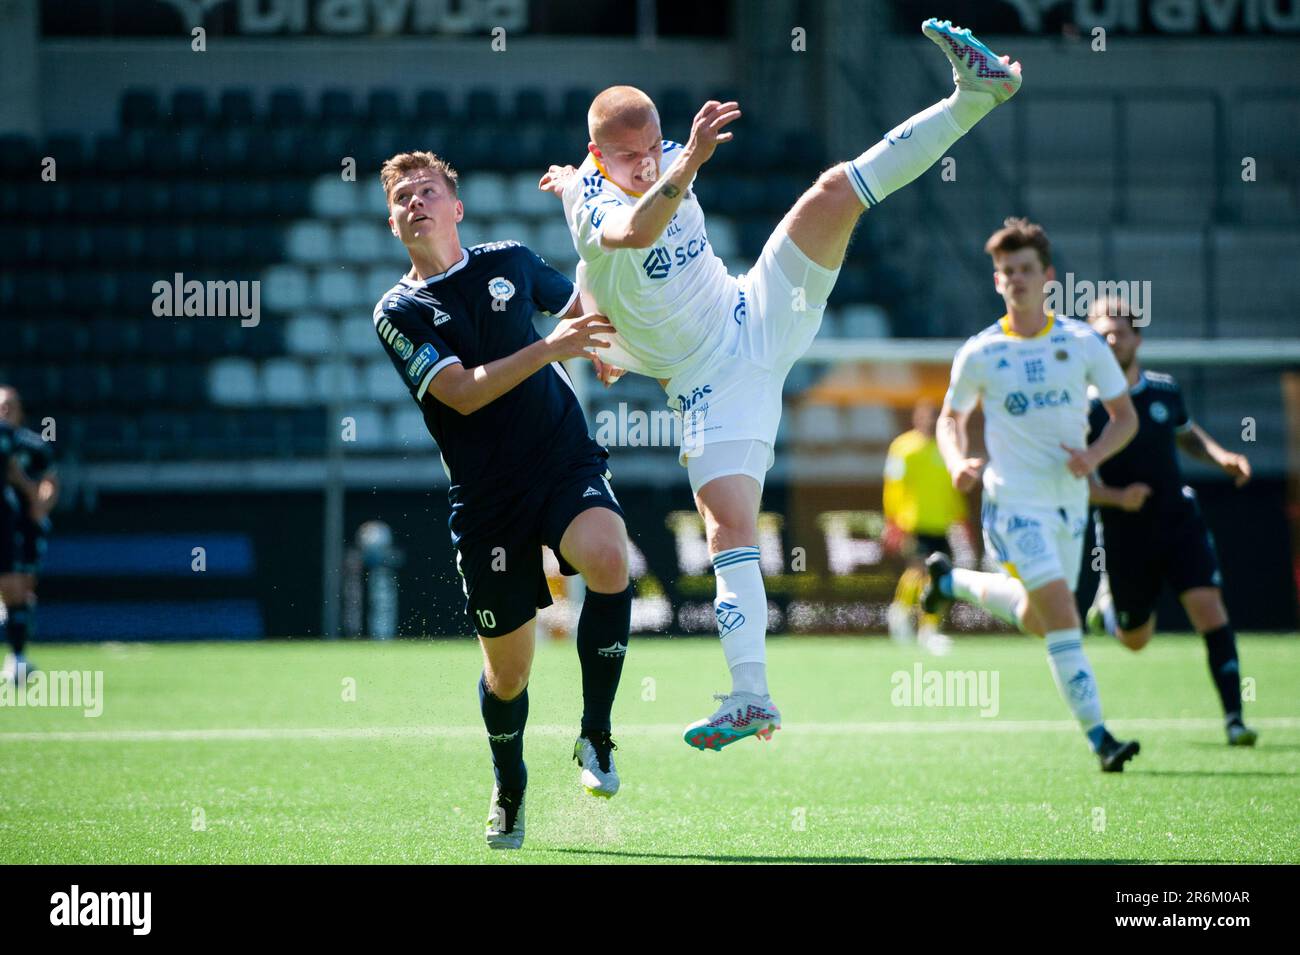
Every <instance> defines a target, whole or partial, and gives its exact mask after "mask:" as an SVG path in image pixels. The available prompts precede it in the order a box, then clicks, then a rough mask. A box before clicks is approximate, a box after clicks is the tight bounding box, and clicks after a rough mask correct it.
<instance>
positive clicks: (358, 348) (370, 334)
mask: <svg viewBox="0 0 1300 955" xmlns="http://www.w3.org/2000/svg"><path fill="white" fill-rule="evenodd" d="M342 322H343V324H342V327H341V329H340V332H341V334H342V336H343V353H344V354H345V355H347V356H348V357H350V358H373V357H374V356H375V355H376V354H377V353H378V352H379V349H380V348H381V347H382V346H381V345H380V343H379V335H378V334H377V333H376V332H375V323H374V321H372V320H371V317H370V316H369V315H365V316H362V315H349V316H347V317H345V318H343V319H342Z"/></svg>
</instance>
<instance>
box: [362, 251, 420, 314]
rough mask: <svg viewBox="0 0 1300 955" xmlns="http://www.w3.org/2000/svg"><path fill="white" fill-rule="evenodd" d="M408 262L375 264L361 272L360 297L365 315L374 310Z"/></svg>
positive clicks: (407, 265)
mask: <svg viewBox="0 0 1300 955" xmlns="http://www.w3.org/2000/svg"><path fill="white" fill-rule="evenodd" d="M409 267H410V264H409V263H406V264H405V265H404V264H403V263H401V262H393V263H392V264H390V265H375V266H371V267H370V268H368V269H365V270H364V271H363V272H362V273H361V297H362V302H363V304H364V305H365V308H366V316H367V317H370V313H371V312H373V311H374V307H375V305H376V304H377V303H378V302H379V300H380V299H381V298H383V297H384V296H385V295H387V294H388V293H389V292H390V291H392V289H393V286H394V285H396V284H397V281H398V279H400V278H401V277H402V275H403V274H404V273H405V271H406V269H407V268H409Z"/></svg>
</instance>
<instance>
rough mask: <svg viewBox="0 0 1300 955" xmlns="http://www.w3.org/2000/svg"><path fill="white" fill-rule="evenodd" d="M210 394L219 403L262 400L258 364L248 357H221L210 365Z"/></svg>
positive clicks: (241, 402) (252, 402) (242, 402)
mask: <svg viewBox="0 0 1300 955" xmlns="http://www.w3.org/2000/svg"><path fill="white" fill-rule="evenodd" d="M208 395H209V396H210V397H211V399H212V401H213V403H214V404H218V405H251V404H256V403H257V402H259V401H261V387H260V384H259V379H258V375H257V366H256V365H254V364H253V363H252V362H251V361H249V360H248V359H246V358H221V359H218V360H217V361H214V362H213V363H212V364H211V365H209V366H208Z"/></svg>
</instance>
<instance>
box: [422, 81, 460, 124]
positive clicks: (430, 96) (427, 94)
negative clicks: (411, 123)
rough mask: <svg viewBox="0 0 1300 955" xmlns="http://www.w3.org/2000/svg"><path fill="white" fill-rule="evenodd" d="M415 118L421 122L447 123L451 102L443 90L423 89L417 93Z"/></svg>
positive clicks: (449, 117)
mask: <svg viewBox="0 0 1300 955" xmlns="http://www.w3.org/2000/svg"><path fill="white" fill-rule="evenodd" d="M415 119H416V120H418V121H419V122H421V123H426V124H427V123H440V124H441V123H447V122H450V120H451V103H450V101H449V100H448V99H447V94H446V92H444V91H443V90H437V89H423V90H420V91H419V92H418V93H416V94H415Z"/></svg>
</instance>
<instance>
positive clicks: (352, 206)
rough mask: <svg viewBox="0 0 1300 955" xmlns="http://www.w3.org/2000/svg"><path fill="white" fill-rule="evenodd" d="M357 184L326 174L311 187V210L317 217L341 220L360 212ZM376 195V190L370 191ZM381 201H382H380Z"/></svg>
mask: <svg viewBox="0 0 1300 955" xmlns="http://www.w3.org/2000/svg"><path fill="white" fill-rule="evenodd" d="M363 189H364V186H362V184H361V183H359V182H344V181H343V180H342V179H341V178H339V176H338V175H337V174H332V173H326V174H325V175H323V176H321V177H320V178H319V179H317V180H316V181H315V182H314V183H312V186H311V208H312V211H313V212H315V213H316V214H317V215H318V216H323V217H325V218H327V219H342V218H345V217H348V216H353V215H356V214H357V213H358V212H360V211H361V208H362V207H361V192H362V190H363ZM371 191H373V192H376V193H378V192H379V190H378V189H374V190H371ZM381 201H382V199H381Z"/></svg>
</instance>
